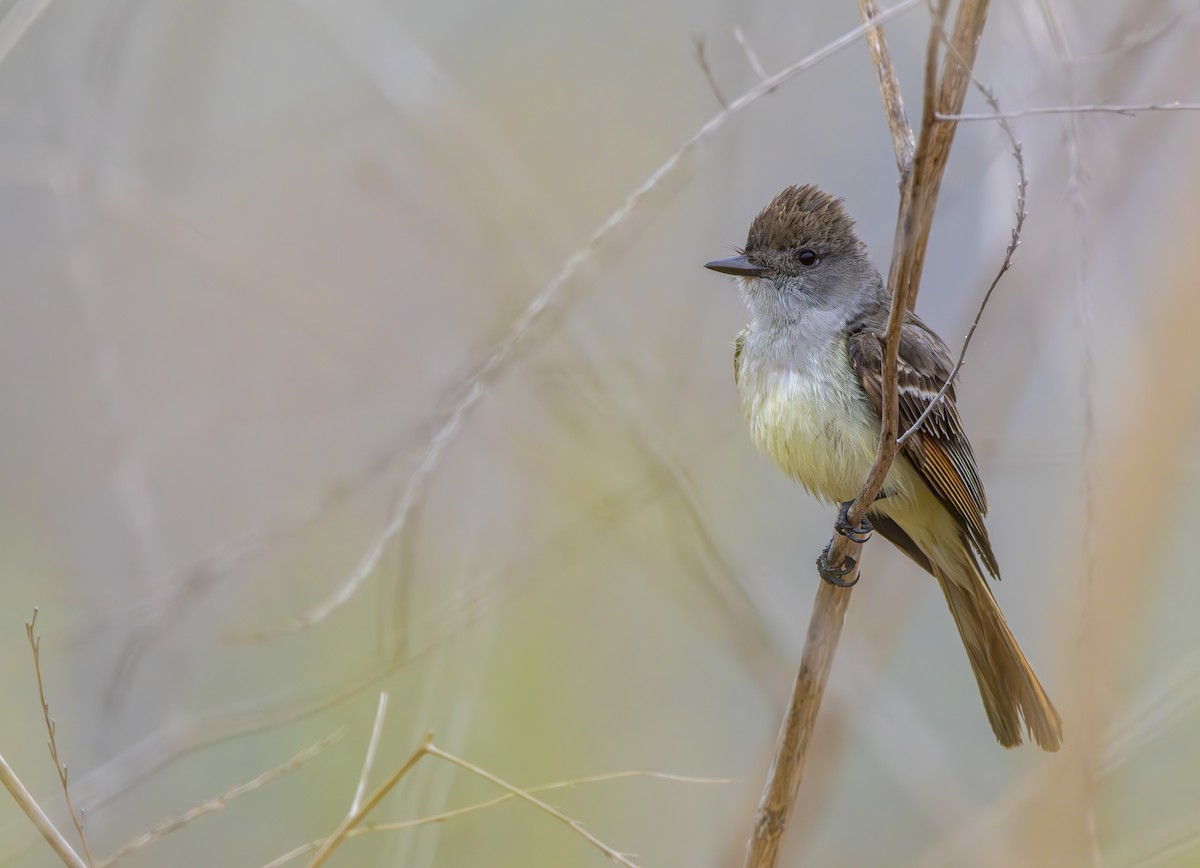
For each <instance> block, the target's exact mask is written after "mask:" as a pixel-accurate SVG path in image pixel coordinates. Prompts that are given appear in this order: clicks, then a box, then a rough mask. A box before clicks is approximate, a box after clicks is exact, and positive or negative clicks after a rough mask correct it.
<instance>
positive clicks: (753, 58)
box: [733, 27, 770, 80]
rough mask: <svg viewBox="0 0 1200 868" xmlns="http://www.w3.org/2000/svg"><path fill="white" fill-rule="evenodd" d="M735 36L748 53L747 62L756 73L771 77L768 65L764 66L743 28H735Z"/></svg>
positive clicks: (760, 76)
mask: <svg viewBox="0 0 1200 868" xmlns="http://www.w3.org/2000/svg"><path fill="white" fill-rule="evenodd" d="M733 38H734V40H736V41H737V44H738V45H740V46H742V51H743V53H745V55H746V62H747V63H749V64H750V68H751V69H753V70H754V74H755V75H757V76H758V77H759V78H760V79H764V80H765V79H767V78H770V76H769V75H767V70H766V67H764V66H763V65H762V61H761V60H759V59H758V52H757V51H755V50H754V45H753V43H751V42H750V37H748V36H747V35H746V34H745V33H744V32H743V31H742V28H740V27H735V28H733Z"/></svg>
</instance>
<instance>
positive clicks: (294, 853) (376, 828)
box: [263, 771, 734, 868]
mask: <svg viewBox="0 0 1200 868" xmlns="http://www.w3.org/2000/svg"><path fill="white" fill-rule="evenodd" d="M628 778H652V779H655V780H663V781H678V782H680V783H685V784H731V783H734V781H733V780H732V779H731V778H694V777H688V776H686V775H672V774H667V773H666V772H647V771H624V772H610V773H608V774H603V775H592V776H591V777H586V778H575V779H574V780H569V781H556V782H554V783H550V784H539V785H538V786H536V787H526V788H525V792H526V793H545V792H550V791H551V790H565V789H573V788H575V787H579V786H585V785H587V784H598V783H604V782H606V781H620V780H626V779H628ZM516 798H519V797H518V796H517V795H516V794H515V793H505V794H504V795H502V796H496V798H494V799H488V800H487V801H486V802H476V803H475V804H473V805H467V806H466V807H462V808H454V809H453V810H449V811H442V812H441V813H439V814H431V815H429V816H428V817H418V818H416V819H415V820H397V821H395V822H390V823H362V824H360V825H359V826H358V827H357V828H354V829H351V830H350V831H349V832H347V833H346V838H347V840H349V839H350V838H357V837H358V836H359V835H367V834H371V833H373V832H397V831H400V830H403V829H415V828H417V827H418V826H430V825H433V824H435V823H444V822H446V821H447V820H453V819H456V818H458V817H462V816H465V815H467V814H474V813H476V812H478V811H483V810H487V809H488V808H494V807H496V806H497V805H502V804H504V803H505V802H511V801H513V800H514V799H516ZM323 843H325V839H324V838H322V839H321V840H319V841H310V842H309V843H307V844H301V845H300V846H299V847H297V848H295V849H294V850H291V851H289V852H287V853H284V854H283V855H282V856H280V857H279V858H278V859H275V860H273V861H272V862H269V863H268V864H266V865H264V866H263V868H282V866H283V865H286V864H288V863H289V862H291V861H293V860H294V859H299V858H300V857H301V856H303V855H304V854H305V853H311V852H312V851H314V850H316V849H317V848H319V847H320V846H321V845H322V844H323Z"/></svg>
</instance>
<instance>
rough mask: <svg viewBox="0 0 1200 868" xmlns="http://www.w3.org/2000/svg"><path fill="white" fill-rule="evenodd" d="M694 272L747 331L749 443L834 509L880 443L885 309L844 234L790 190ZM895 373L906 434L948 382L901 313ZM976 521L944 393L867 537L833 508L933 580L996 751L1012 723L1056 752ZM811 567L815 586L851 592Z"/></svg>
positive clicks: (804, 191) (898, 465)
mask: <svg viewBox="0 0 1200 868" xmlns="http://www.w3.org/2000/svg"><path fill="white" fill-rule="evenodd" d="M705 267H706V268H711V269H712V270H714V271H720V272H723V273H725V274H732V275H735V276H736V277H737V278H738V284H739V286H740V288H741V292H742V296H743V298H744V299H745V301H746V305H747V307H748V308H749V309H750V324H749V325H748V326H746V328H745V329H743V330H742V333H741V334H740V335H738V338H737V342H736V343H735V345H734V352H733V371H734V379H735V381H736V382H737V388H738V392H739V394H740V395H741V399H742V407H743V409H744V411H745V414H746V419H747V420H748V421H749V423H750V432H751V435H752V437H753V439H754V442H755V444H757V445H758V447H759V448H760V449H762V450H763V451H765V452H766V453H767V454H768V455H770V456H771V458H773V459H774V460H775V462H776V463H777V464H778V465H779V466H780V467H781V468H783V470H784V471H785V472H786V473H787V474H788V475H789V476H791V477H792V478H793V479H795V480H796V481H797V482H799V483H800V484H801V485H803V486H804V487H805V488H806V489H807V490H808V491H809V493H811V494H813V495H815V496H817V497H819V498H821V499H822V500H825V501H827V502H830V503H838V504H846V503H848V502H849V501H851V500H852V499H853V498H854V497H855V495H856V494H857V493H858V490H859V488H860V487H861V486H862V483H863V482H864V480H865V479H866V478H867V474H868V473H869V472H870V469H871V465H872V464H873V463H874V460H875V451H876V448H877V447H878V443H879V431H880V414H881V412H882V411H881V406H882V401H883V375H882V359H883V333H884V329H885V327H886V324H887V319H888V309H889V306H890V304H891V297H890V295H889V294H888V291H887V289H886V288H885V287H884V284H883V280H882V278H881V277H880V276H879V272H878V271H876V270H875V268H874V267H873V266H872V265H871V263H870V260H869V259H868V258H867V249H866V246H865V245H864V244H863V243H862V242H861V241H859V240H858V237H857V236H856V235H855V234H854V221H853V220H851V219H850V217H849V216H848V215H847V214H846V212H845V210H844V209H843V208H842V205H841V202H840V201H839V200H837V199H834V198H832V197H831V196H828V195H827V194H825V193H823V192H821V191H820V190H818V189H817V188H816V187H812V186H804V187H789V188H788V189H786V190H784V191H783V192H782V193H780V194H779V195H778V196H777V197H775V200H774V201H773V202H771V204H770V205H768V206H767V207H766V208H764V209H763V211H762V213H760V214H759V215H758V216H757V217H756V218H755V219H754V222H753V224H751V226H750V234H749V237H748V238H747V239H746V247H745V249H744V250H742V252H741V253H740V254H739V255H737V256H733V257H730V258H728V259H719V260H716V261H715V262H709V263H708V264H707V265H706V266H705ZM897 367H898V381H899V387H900V431H901V432H904V431H906V430H908V429H909V428H910V427H911V426H912V425H913V423H914V422H916V420H917V417H918V416H920V415H921V413H922V412H923V411H924V410H925V408H926V407H927V406H928V404H929V402H930V401H931V400H933V398H934V397H935V396H936V395H937V393H938V391H939V390H940V389H941V388H942V385H943V383H945V381H946V378H947V376H949V374H950V370H951V368H952V364H951V361H950V354H949V352H948V351H947V349H946V345H945V344H944V343H943V342H942V340H941V339H940V338H939V337H938V336H937V335H935V334H934V333H933V332H932V331H931V330H930V329H929V327H928V326H926V325H925V324H924V323H923V322H921V320H920V319H918V318H917V317H916V316H914V315H913V314H911V313H909V314H907V315H906V317H905V322H904V329H903V332H902V334H901V339H900V357H899V361H898V363H897ZM986 513H987V501H986V499H985V498H984V494H983V483H982V482H981V481H980V479H979V471H978V469H977V468H976V466H975V456H974V455H973V454H972V452H971V444H970V443H969V442H968V440H967V435H966V433H965V432H964V431H963V427H962V422H961V421H960V420H959V415H958V409H957V407H956V406H955V397H954V388H953V387H951V388H950V389H949V390H947V392H946V395H945V398H944V399H943V400H942V402H941V403H940V404H939V405H938V406H937V407H936V408H935V409H934V410H933V412H932V413H930V414H929V416H928V417H927V418H926V419H925V422H924V423H923V424H922V425H921V427H920V429H919V430H918V431H916V432H915V433H914V434H913V436H912V437H910V438H909V439H908V440H906V441H905V443H904V446H903V448H902V450H901V452H900V454H899V455H898V456H897V457H896V461H895V463H894V464H893V465H892V468H891V470H890V472H889V473H888V476H887V480H886V481H885V483H884V486H883V490H882V491H881V493H880V497H879V499H878V500H876V502H875V503H874V504H873V505H872V507H871V509H870V511H869V512H868V513H867V515H868V519H869V523H868V522H864V523H863V525H862V526H861V527H858V528H852V527H846V522H845V509H844V507H843V512H842V520H841V521H840V522H839V528H838V529H839V531H840V532H842V533H844V534H846V535H848V536H851V538H853V539H856V540H861V539H862V538H864V537H865V535H866V534H867V533H868V532H869V531H870V530H871V528H872V526H873V527H874V529H876V530H878V531H879V532H880V533H881V534H883V535H884V537H886V538H887V539H888V541H890V542H891V543H892V544H893V545H895V546H897V547H898V548H899V549H900V550H901V551H903V552H904V553H905V554H906V555H908V556H909V557H910V558H912V560H913V561H915V562H916V563H917V564H918V565H919V566H920V567H921V568H922V569H924V570H926V571H927V572H929V573H931V574H932V575H933V576H934V577H935V578H936V579H937V580H938V583H939V584H940V585H941V587H942V593H944V594H945V596H946V602H947V603H949V604H950V613H951V614H952V615H953V616H954V623H955V624H957V625H958V632H959V635H960V636H961V637H962V642H963V646H964V647H965V648H966V650H967V657H968V659H969V660H970V661H971V668H972V669H973V670H974V671H975V679H976V681H978V682H979V692H980V695H981V696H982V697H983V706H984V709H986V711H987V716H988V720H989V721H991V724H992V729H993V730H994V731H995V733H996V738H997V739H998V740H999V742H1000V743H1001V744H1002V745H1004V746H1005V747H1015V746H1017V745H1019V744H1021V742H1022V732H1021V729H1022V727H1021V721H1022V719H1023V720H1024V723H1025V727H1026V728H1027V729H1028V730H1029V733H1030V734H1031V735H1032V736H1033V739H1034V741H1036V742H1037V743H1038V745H1040V746H1041V747H1042V748H1044V749H1046V750H1057V749H1058V747H1059V745H1060V744H1061V742H1062V720H1061V719H1060V718H1059V716H1058V712H1057V711H1055V710H1054V705H1053V704H1052V703H1051V702H1050V699H1049V697H1047V696H1046V692H1045V691H1044V690H1043V689H1042V685H1041V684H1040V683H1039V682H1038V679H1037V676H1036V675H1034V673H1033V669H1032V668H1031V667H1030V665H1029V661H1027V660H1026V659H1025V655H1024V654H1022V653H1021V649H1020V647H1019V646H1018V645H1017V640H1016V639H1015V638H1014V637H1013V634H1012V632H1011V631H1010V630H1009V628H1008V625H1007V624H1006V623H1005V621H1004V616H1003V615H1002V614H1001V612H1000V608H999V606H997V604H996V600H995V598H994V597H993V596H992V592H991V589H990V588H989V587H988V583H987V579H986V578H984V574H983V570H982V568H986V569H987V571H988V572H989V573H991V574H992V575H993V576H995V577H997V578H999V575H1000V569H999V567H998V566H997V564H996V557H995V555H994V554H993V553H992V546H991V543H990V542H989V540H988V533H987V528H985V527H984V524H983V517H984V515H985V514H986ZM821 564H822V567H823V569H822V576H823V577H824V578H826V579H827V580H829V581H832V582H834V583H835V584H843V585H845V584H851V583H852V582H842V581H840V580H839V575H840V574H839V573H835V572H832V571H829V570H828V568H827V565H825V564H824V560H823V559H822V561H821ZM981 565H982V568H981Z"/></svg>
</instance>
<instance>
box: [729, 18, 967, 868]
mask: <svg viewBox="0 0 1200 868" xmlns="http://www.w3.org/2000/svg"><path fill="white" fill-rule="evenodd" d="M946 8H947V2H946V0H942V2H939V3H938V4H937V6H936V7H935V9H934V11H933V15H932V19H933V21H932V26H931V28H930V34H929V41H928V43H927V49H926V52H927V53H926V62H925V95H924V97H925V98H924V104H923V112H922V124H921V138H920V143H919V145H918V146H917V149H916V151H915V152H914V155H913V159H912V165H911V170H910V171H908V172H907V173H906V172H905V164H904V161H903V153H904V151H903V143H904V141H905V136H904V131H903V125H904V124H903V121H904V117H903V113H902V112H896V111H893V105H902V104H903V103H902V102H901V101H900V100H899V87H898V85H896V77H895V72H894V70H892V69H891V68H890V66H885V60H886V58H887V54H886V50H883V51H876V52H873V56H874V57H875V60H876V65H877V69H878V70H879V77H880V86H881V91H882V93H883V97H884V104H885V107H886V108H887V109H888V121H889V126H891V127H892V139H893V143H894V145H895V148H896V159H897V164H898V165H899V166H900V173H901V179H902V182H903V186H902V188H901V197H900V213H899V216H898V219H897V226H896V237H897V243H896V247H895V250H894V251H893V256H892V267H891V270H890V272H889V280H888V284H889V289H890V290H891V292H892V304H891V309H890V311H889V315H888V324H887V328H886V329H885V332H884V338H883V344H884V347H883V384H884V394H883V414H882V416H883V418H882V420H881V425H880V438H879V447H878V451H877V454H876V459H875V463H874V465H873V466H872V468H871V472H870V473H869V474H868V476H867V479H866V481H865V482H864V484H863V487H862V489H861V490H860V492H859V494H858V497H857V498H856V499H855V501H854V502H853V504H852V505H851V507H850V509H849V511H848V518H849V521H850V523H851V524H857V523H858V522H859V521H860V520H861V519H862V518H863V517H864V516H865V515H866V512H867V509H868V507H869V506H870V504H871V503H873V502H874V500H875V497H876V495H877V494H878V493H879V491H880V490H881V489H882V487H883V483H884V480H885V479H886V478H887V474H888V471H889V469H890V468H891V465H892V462H893V460H894V459H895V457H896V454H897V452H898V450H899V445H898V444H897V442H896V440H897V433H898V432H897V427H898V420H899V407H898V399H899V398H898V388H897V382H896V361H897V357H898V354H899V349H900V333H901V329H902V327H903V324H904V316H905V313H906V311H907V310H908V309H909V308H911V307H912V305H913V304H914V303H915V301H916V292H917V287H918V284H919V282H920V276H921V270H922V268H923V266H924V258H925V256H924V254H925V247H926V245H927V243H928V239H929V231H930V228H931V226H932V223H933V211H934V205H935V203H936V202H937V195H938V189H939V187H940V185H941V179H942V174H943V173H944V171H945V166H946V161H947V158H948V157H949V152H950V147H951V145H952V143H953V140H954V124H952V123H949V124H945V123H940V122H938V121H936V119H935V113H936V112H937V111H944V112H947V113H954V112H958V111H959V110H961V108H962V103H963V100H964V99H965V96H966V89H967V86H968V84H969V83H970V65H972V64H973V63H974V58H975V53H976V50H977V48H978V45H979V38H980V36H981V35H982V33H983V25H984V22H985V21H986V18H987V8H988V3H987V0H963V2H962V3H961V4H960V6H959V9H958V15H957V17H956V20H955V28H954V36H953V38H952V39H951V45H952V46H953V48H954V49H955V52H956V55H957V56H956V57H955V58H954V59H953V60H952V59H951V58H950V57H949V56H948V57H947V58H946V61H945V63H944V65H943V67H942V74H941V76H940V78H939V77H938V75H937V55H938V45H939V43H940V39H941V34H942V29H943V25H944V22H945V16H946ZM861 9H862V12H863V14H864V16H866V17H868V19H869V18H870V13H871V9H870V6H869V4H867V3H862V5H861ZM868 23H874V22H872V21H870V20H868ZM872 32H873V33H875V34H877V35H878V41H879V43H880V45H883V36H882V33H881V32H880V31H879V30H877V29H873V31H872ZM964 65H965V68H964ZM893 89H894V90H895V92H896V99H895V100H893V99H892V98H890V96H889V91H891V90H893ZM860 548H861V545H860V544H858V543H853V542H851V541H850V539H849V538H848V537H845V536H842V535H840V534H836V533H835V534H834V538H833V541H832V545H831V546H830V549H829V554H828V562H829V564H830V565H831V566H832V567H834V568H835V569H836V568H837V567H839V566H841V565H842V563H844V560H845V558H846V557H847V556H848V555H850V553H851V552H855V553H857V552H858V550H859V549H860ZM849 603H850V591H849V589H846V588H834V587H831V586H829V585H828V584H826V583H824V582H822V583H821V584H820V585H819V587H818V590H817V597H816V600H815V602H814V604H813V612H812V616H811V619H810V621H809V628H808V634H807V638H806V640H805V646H804V652H803V654H802V656H801V661H800V671H799V673H798V674H797V677H796V684H795V687H794V689H793V693H792V701H791V704H790V705H789V708H788V712H787V715H786V717H785V719H784V722H783V725H782V727H781V729H780V733H779V738H778V740H777V742H776V750H775V756H774V760H773V761H772V764H771V769H770V771H769V772H768V775H767V782H766V785H765V787H764V789H763V795H762V799H761V801H760V803H759V809H758V812H757V814H756V816H755V822H754V830H753V832H752V834H751V837H750V841H749V846H748V847H747V853H746V860H745V863H744V864H745V866H746V868H769V866H774V865H775V864H776V860H777V857H778V853H779V847H780V844H781V842H782V839H783V832H784V829H785V827H786V824H787V820H788V817H789V815H790V814H791V809H792V805H793V804H794V803H795V801H796V794H797V792H798V791H799V787H800V781H801V779H802V777H803V772H804V762H805V758H806V756H807V751H808V747H809V745H810V744H811V741H812V732H813V728H814V726H815V723H816V718H817V713H818V711H819V710H820V703H821V698H822V696H823V695H824V692H825V684H826V683H827V681H828V679H829V671H830V668H831V667H832V665H833V656H834V653H835V651H836V650H837V643H838V639H839V638H840V636H841V630H842V625H843V623H844V620H845V614H846V608H847V606H849Z"/></svg>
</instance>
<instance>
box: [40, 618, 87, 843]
mask: <svg viewBox="0 0 1200 868" xmlns="http://www.w3.org/2000/svg"><path fill="white" fill-rule="evenodd" d="M37 616H38V610H37V608H34V610H33V617H32V618H30V619H29V620H28V621H26V622H25V636H26V638H27V639H28V640H29V650H30V651H32V652H33V672H34V675H36V676H37V689H38V700H39V701H40V702H41V704H42V718H43V719H44V720H45V721H46V735H47V736H48V741H47V742H46V745H47V747H49V748H50V759H52V760H54V770H55V771H56V772H58V782H59V783H60V784H61V785H62V791H63V798H64V799H66V802H67V813H68V814H70V815H71V823H72V824H73V825H74V826H75V832H76V834H78V835H79V843H80V844H81V845H83V858H84V861H85V862H87V864H88V865H92V864H93V862H92V853H91V850H89V849H88V842H87V836H86V835H84V834H83V811H79V812H76V810H75V806H74V805H72V804H71V790H70V787H68V786H67V777H68V775H67V766H66V763H64V762H63V761H62V760H61V759H59V758H58V740H57V739H56V738H55V730H56V729H57V728H58V727H57V724H55V722H54V719H53V718H52V717H50V705H49V703H47V702H46V690H45V688H44V687H43V685H42V660H41V650H42V637H41V636H35V635H34V634H33V628H34V626H35V625H36V624H37Z"/></svg>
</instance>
